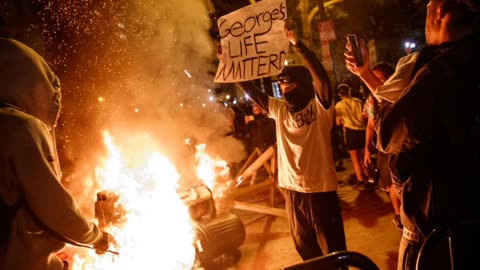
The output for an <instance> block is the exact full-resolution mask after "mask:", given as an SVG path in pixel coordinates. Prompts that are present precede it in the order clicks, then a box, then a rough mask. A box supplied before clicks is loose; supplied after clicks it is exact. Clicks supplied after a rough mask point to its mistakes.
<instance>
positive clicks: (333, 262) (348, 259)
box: [281, 251, 378, 270]
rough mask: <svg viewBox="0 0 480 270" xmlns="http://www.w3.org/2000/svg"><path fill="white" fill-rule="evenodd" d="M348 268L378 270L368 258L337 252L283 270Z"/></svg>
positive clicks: (356, 254) (353, 253)
mask: <svg viewBox="0 0 480 270" xmlns="http://www.w3.org/2000/svg"><path fill="white" fill-rule="evenodd" d="M347 266H352V267H356V268H358V269H361V270H378V266H377V265H376V264H375V263H374V262H373V261H372V260H371V259H369V258H368V257H367V256H365V255H363V254H360V253H358V252H353V251H336V252H332V253H330V254H327V255H325V256H321V257H317V258H313V259H310V260H306V261H304V262H302V263H299V264H295V265H292V266H288V267H285V268H282V269H281V270H333V269H339V268H344V267H347Z"/></svg>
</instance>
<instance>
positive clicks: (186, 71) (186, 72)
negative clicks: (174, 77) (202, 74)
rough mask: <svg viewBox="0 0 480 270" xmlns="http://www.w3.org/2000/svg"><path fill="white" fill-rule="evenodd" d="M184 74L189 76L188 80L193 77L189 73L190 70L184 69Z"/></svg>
mask: <svg viewBox="0 0 480 270" xmlns="http://www.w3.org/2000/svg"><path fill="white" fill-rule="evenodd" d="M183 72H185V74H187V76H188V78H192V75H191V74H190V73H189V72H188V70H186V69H184V70H183Z"/></svg>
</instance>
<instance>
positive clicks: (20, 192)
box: [0, 38, 102, 270]
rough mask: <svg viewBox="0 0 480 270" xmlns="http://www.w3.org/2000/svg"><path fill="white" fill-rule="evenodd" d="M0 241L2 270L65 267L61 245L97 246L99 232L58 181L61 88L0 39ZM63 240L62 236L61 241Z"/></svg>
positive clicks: (37, 62)
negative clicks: (0, 235)
mask: <svg viewBox="0 0 480 270" xmlns="http://www.w3.org/2000/svg"><path fill="white" fill-rule="evenodd" d="M0 63H1V64H2V66H1V67H0V131H1V132H0V149H1V150H0V209H2V210H3V211H2V213H0V221H1V222H2V226H3V227H4V228H3V229H4V230H3V231H2V232H1V233H7V234H8V235H7V237H6V239H3V241H2V242H1V243H0V269H2V270H14V269H15V270H60V269H63V263H62V262H61V261H60V260H59V259H58V258H57V257H56V255H55V253H56V252H57V251H59V250H60V249H62V248H63V247H64V246H65V241H64V240H69V241H72V242H77V243H82V244H93V243H94V242H96V241H98V240H99V239H100V238H101V236H102V234H101V232H100V231H99V229H98V227H97V226H96V225H95V224H94V223H93V222H92V221H90V220H89V219H88V218H87V217H86V216H85V215H84V214H83V213H82V212H81V211H80V209H79V207H78V205H77V204H76V203H75V200H74V198H73V197H72V195H71V194H70V193H69V192H68V191H67V190H66V189H65V188H64V187H63V186H62V184H61V183H60V179H61V170H60V163H59V161H58V155H57V148H56V145H55V140H54V138H55V137H54V132H53V128H54V126H55V123H56V121H57V118H58V113H59V110H60V107H61V105H60V84H59V80H58V78H57V76H55V74H54V73H53V72H52V70H51V69H50V68H49V66H48V65H47V63H46V62H45V61H44V60H43V59H42V57H40V56H39V55H38V54H37V53H36V52H35V51H33V50H32V49H31V48H28V47H27V46H25V45H24V44H22V43H20V42H17V41H14V40H9V39H2V38H0ZM58 235H60V236H62V237H63V239H59V238H58V237H57V236H58Z"/></svg>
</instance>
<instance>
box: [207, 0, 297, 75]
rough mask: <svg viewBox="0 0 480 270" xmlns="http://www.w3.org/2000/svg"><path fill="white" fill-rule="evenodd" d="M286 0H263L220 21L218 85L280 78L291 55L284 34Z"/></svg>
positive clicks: (221, 18)
mask: <svg viewBox="0 0 480 270" xmlns="http://www.w3.org/2000/svg"><path fill="white" fill-rule="evenodd" d="M286 18H287V6H286V4H285V0H268V1H261V2H259V3H257V4H255V5H250V6H247V7H244V8H242V9H239V10H237V11H235V12H232V13H230V14H227V15H225V16H222V17H220V18H219V19H218V30H219V35H220V38H221V47H222V52H223V61H222V62H221V63H220V65H219V66H218V69H217V74H216V75H215V82H219V83H226V82H240V81H249V80H254V79H258V78H262V77H268V76H272V75H277V74H279V73H280V71H281V70H282V68H283V66H284V63H285V58H286V56H287V52H288V46H289V44H288V40H286V39H285V37H284V35H285V34H284V33H283V21H284V20H285V19H286Z"/></svg>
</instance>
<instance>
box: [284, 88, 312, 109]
mask: <svg viewBox="0 0 480 270" xmlns="http://www.w3.org/2000/svg"><path fill="white" fill-rule="evenodd" d="M314 95H315V92H314V89H313V85H311V86H310V87H308V86H306V85H302V84H300V83H299V84H298V87H297V89H294V90H292V91H290V92H287V93H283V97H284V98H285V101H286V103H287V108H288V111H290V112H298V111H301V110H303V109H305V107H307V105H308V103H309V102H310V100H312V98H313V97H314Z"/></svg>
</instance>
